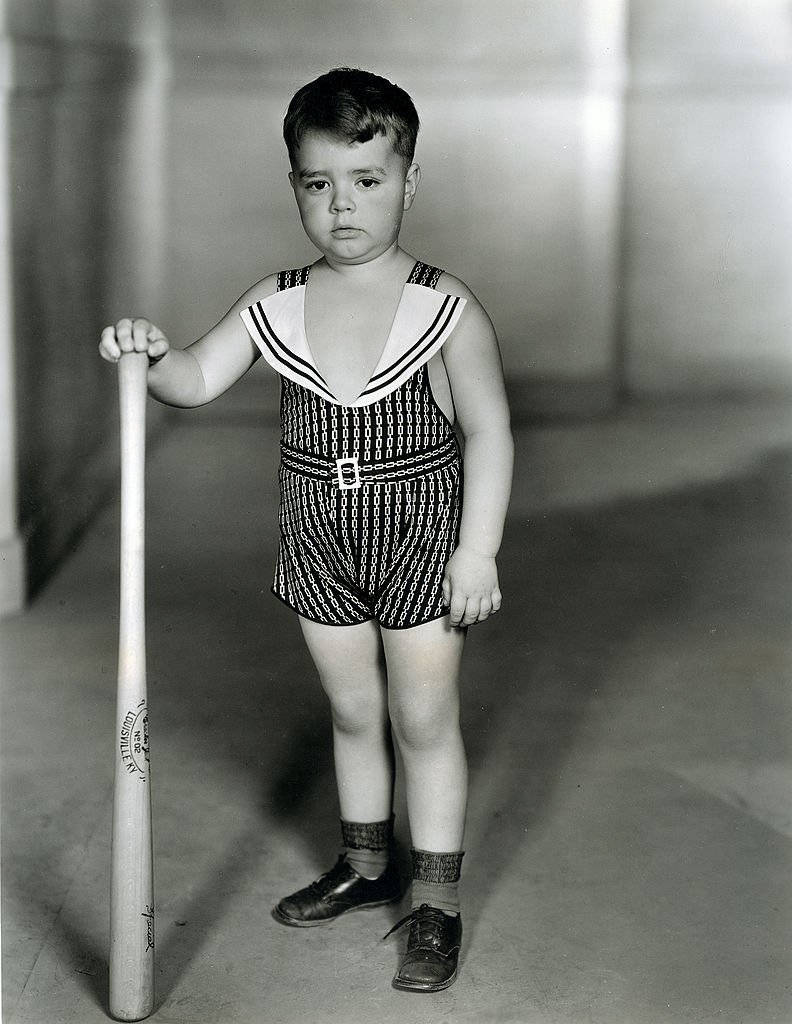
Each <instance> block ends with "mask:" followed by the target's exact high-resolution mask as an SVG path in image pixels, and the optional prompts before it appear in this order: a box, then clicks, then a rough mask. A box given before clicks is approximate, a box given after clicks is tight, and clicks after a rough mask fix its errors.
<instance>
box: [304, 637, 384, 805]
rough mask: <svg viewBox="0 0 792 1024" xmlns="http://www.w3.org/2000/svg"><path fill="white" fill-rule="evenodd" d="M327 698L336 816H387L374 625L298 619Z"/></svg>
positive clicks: (379, 650) (381, 681)
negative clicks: (323, 623) (333, 768)
mask: <svg viewBox="0 0 792 1024" xmlns="http://www.w3.org/2000/svg"><path fill="white" fill-rule="evenodd" d="M300 626H301V627H302V631H303V636H304V637H305V642H306V644H307V645H308V650H309V651H310V653H311V657H312V658H313V660H314V664H315V665H316V668H317V671H318V673H319V678H320V680H321V683H322V687H323V689H324V691H325V693H326V694H327V696H328V698H329V700H330V708H331V712H332V719H333V752H334V759H335V772H336V782H337V784H338V799H339V804H340V811H341V817H342V818H343V819H345V820H346V821H354V822H373V821H386V820H387V819H388V818H390V816H391V813H392V809H393V770H394V765H393V744H392V741H391V735H390V726H389V722H388V696H387V683H386V679H385V665H384V660H383V653H382V642H381V639H380V633H379V627H378V626H377V625H376V623H374V622H364V623H361V624H360V625H357V626H325V625H322V624H320V623H316V622H310V621H309V620H308V619H304V618H302V617H301V618H300Z"/></svg>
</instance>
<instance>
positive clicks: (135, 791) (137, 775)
mask: <svg viewBox="0 0 792 1024" xmlns="http://www.w3.org/2000/svg"><path fill="white" fill-rule="evenodd" d="M147 371H148V356H147V354H146V353H145V352H128V353H125V354H124V355H122V356H121V359H120V361H119V363H118V385H119V400H120V410H121V579H120V609H119V621H118V693H117V706H116V731H115V784H114V795H113V844H112V853H111V865H110V876H111V883H110V884H111V891H110V1013H111V1014H112V1015H113V1017H115V1018H116V1020H142V1019H143V1018H144V1017H148V1016H149V1014H150V1013H151V1012H152V1009H153V1006H154V877H153V876H154V871H153V851H152V836H151V779H150V768H149V730H148V706H147V701H146V620H145V565H144V555H145V457H146V375H147Z"/></svg>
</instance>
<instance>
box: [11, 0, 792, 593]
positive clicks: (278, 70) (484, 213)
mask: <svg viewBox="0 0 792 1024" xmlns="http://www.w3.org/2000/svg"><path fill="white" fill-rule="evenodd" d="M0 16H2V21H0V44H1V45H2V56H3V57H4V59H5V60H4V73H3V75H2V78H1V79H0V98H1V99H2V113H3V119H2V124H3V125H5V130H4V151H3V152H4V154H5V156H4V163H5V164H6V165H7V169H6V171H5V174H4V178H5V180H4V181H3V182H2V183H0V184H2V199H3V204H4V206H3V210H4V211H5V213H6V214H7V217H6V220H7V221H8V223H9V230H8V232H7V233H6V234H7V235H8V237H7V238H6V239H5V242H4V249H5V250H6V256H10V260H6V263H5V264H4V266H5V267H6V271H5V273H6V277H7V281H6V291H7V292H9V293H10V295H11V300H10V304H9V306H10V308H9V310H8V311H7V312H8V316H7V317H6V320H4V321H3V324H2V326H1V327H0V334H1V335H2V336H1V337H0V354H2V356H3V361H2V363H0V367H7V368H10V369H5V370H4V369H2V368H0V374H3V373H4V374H5V377H4V380H3V381H0V383H5V384H6V385H7V384H8V380H5V378H6V377H9V374H11V375H12V376H11V377H10V379H11V380H13V381H14V382H15V387H14V389H13V394H12V395H11V396H10V397H9V399H8V401H6V402H5V403H4V408H3V409H0V419H2V420H3V422H2V423H0V426H2V432H1V433H0V442H5V444H6V445H7V446H10V447H11V448H12V449H13V448H16V451H17V453H18V457H17V459H16V461H14V460H13V459H11V460H6V461H4V462H3V463H0V473H1V474H3V475H4V479H2V480H0V493H2V494H3V495H4V496H5V497H4V499H3V501H4V502H5V504H4V505H3V507H0V552H2V555H3V558H2V561H0V567H1V568H0V573H2V574H4V575H0V608H3V607H5V608H13V607H15V606H18V605H19V604H20V603H21V601H22V599H23V597H24V590H25V584H24V583H20V582H18V580H17V576H18V573H17V572H16V571H15V570H13V568H12V562H13V561H14V559H13V558H12V557H11V555H12V553H13V552H14V551H16V552H19V551H21V552H22V558H21V560H22V561H24V563H26V565H27V575H28V583H29V585H33V586H35V585H37V583H38V582H39V581H41V580H42V579H44V578H46V575H47V573H48V572H49V571H50V569H51V567H52V566H53V565H54V564H56V562H57V560H58V559H59V558H60V557H62V556H63V554H64V553H67V552H68V550H69V548H70V546H71V545H72V544H73V543H74V542H75V538H76V537H77V536H78V534H79V531H80V529H81V528H82V526H83V525H84V524H85V523H86V522H87V521H88V519H89V517H90V515H91V513H92V511H93V509H94V508H95V507H96V505H97V503H98V502H99V501H100V500H102V498H103V496H104V495H105V494H106V493H107V490H108V487H110V486H111V485H112V482H113V474H114V472H115V467H116V461H117V455H116V448H115V417H116V411H115V406H116V399H115V390H114V377H113V373H112V370H110V368H108V367H106V366H105V365H104V364H101V363H100V361H99V360H98V358H97V357H96V355H95V345H96V341H97V338H98V331H99V329H100V328H101V326H103V325H104V323H106V322H109V321H110V320H111V319H115V318H116V317H117V316H119V315H122V314H124V313H127V312H138V311H140V312H147V313H150V315H152V316H153V317H154V318H155V319H157V320H158V321H159V322H160V323H161V324H162V326H163V327H164V328H165V330H166V332H167V333H169V335H170V336H171V337H172V339H173V340H174V341H175V342H176V343H177V344H181V343H186V342H188V341H189V340H191V339H192V338H193V337H195V336H196V335H197V334H199V333H200V332H202V331H203V330H205V329H206V328H208V327H209V326H211V324H212V323H214V322H215V320H216V319H217V317H218V316H219V315H220V314H221V313H222V312H223V311H224V310H225V309H226V308H227V307H228V306H229V305H230V304H231V303H232V302H233V301H234V300H235V298H236V297H237V296H238V294H239V293H240V292H241V291H242V290H244V289H245V288H246V287H247V286H248V285H249V284H250V283H252V282H253V281H255V280H256V279H257V278H258V277H260V276H261V275H262V274H264V273H266V272H268V271H271V270H273V269H277V268H278V267H281V266H286V265H296V264H298V263H300V262H302V261H308V260H310V259H312V258H313V253H312V251H311V248H310V246H309V245H308V244H307V243H306V242H305V240H304V239H303V237H302V235H301V230H300V227H299V223H298V221H297V218H296V215H295V211H294V209H293V200H292V197H291V194H290V190H289V188H288V184H287V181H286V173H287V170H288V168H287V165H286V158H285V153H284V150H283V146H282V143H281V141H280V136H279V124H280V120H281V118H282V115H283V111H284V108H285V105H286V103H287V101H288V98H289V96H290V95H291V93H292V92H293V91H294V89H295V88H297V87H298V86H299V85H301V84H302V83H303V82H304V81H305V80H307V79H308V78H309V77H311V76H313V75H314V74H318V73H320V72H321V71H323V70H326V69H327V68H328V67H331V66H333V65H336V64H355V65H361V66H366V67H370V68H372V69H373V70H376V71H378V72H380V73H382V74H384V75H386V76H388V77H390V78H393V79H394V80H396V81H398V82H399V83H400V84H402V85H404V86H405V87H406V88H408V90H409V91H410V92H411V93H412V94H413V96H414V98H415V99H416V102H417V105H418V107H419V110H420V112H421V115H422V120H423V132H422V135H421V139H420V142H419V151H418V159H419V161H420V163H421V165H422V167H423V171H424V181H423V183H422V187H421V194H420V197H419V200H418V203H417V204H416V206H415V207H414V209H413V210H412V211H411V212H410V214H409V215H408V219H407V221H406V226H405V232H404V242H405V244H406V246H407V247H408V248H409V249H410V250H411V251H413V252H414V253H415V254H416V255H419V256H421V257H422V258H424V259H427V260H430V261H435V262H438V263H440V264H442V265H444V266H447V267H448V268H449V269H451V270H453V271H454V272H455V273H457V274H458V275H460V276H461V277H463V278H464V279H466V280H467V281H468V283H469V284H470V285H471V287H473V289H474V290H475V291H476V292H477V293H478V294H479V296H480V297H481V299H482V301H483V302H484V303H485V305H486V306H487V307H488V309H489V310H490V313H491V315H492V316H493V319H494V321H495V323H496V326H497V328H498V331H499V334H500V337H501V340H502V345H503V351H504V361H505V365H506V369H507V373H508V376H509V379H510V383H511V387H512V392H513V394H514V396H515V402H516V404H517V406H518V410H521V411H525V412H528V413H532V412H533V413H536V412H538V413H542V414H554V413H568V412H570V411H572V412H575V413H577V414H578V415H588V414H594V413H599V412H601V411H602V410H606V409H608V408H611V407H612V406H613V404H614V402H615V401H616V399H617V398H618V396H620V395H623V394H625V393H627V394H631V395H635V396H637V397H639V398H646V399H652V400H654V399H656V398H658V397H663V396H670V395H678V394H680V393H683V394H687V395H693V396H696V395H708V394H712V393H721V392H724V391H728V392H738V393H743V394H755V393H757V392H761V391H765V390H768V389H776V390H778V389H789V388H790V385H792V349H791V348H790V345H789V338H788V332H789V325H790V322H792V288H790V284H792V280H790V278H791V277H792V274H791V273H790V269H791V267H792V259H791V257H790V254H791V251H792V241H790V240H791V239H792V231H790V228H792V197H791V196H790V187H789V181H790V163H791V162H792V161H791V159H790V158H791V156H792V144H790V141H789V140H790V139H792V75H791V74H790V60H789V58H790V51H791V50H792V44H791V43H790V34H791V31H790V9H789V5H788V4H787V3H786V0H762V2H756V3H744V2H742V0H663V2H660V0H632V2H629V3H628V2H627V0H624V2H619V0H589V2H584V0H578V2H570V3H558V2H557V0H532V2H528V0H502V2H499V3H498V4H491V5H486V6H482V5H481V4H480V3H478V2H476V3H474V2H473V0H438V2H433V3H429V4H427V3H425V2H418V0H402V2H399V3H395V2H394V3H384V4H371V3H369V2H367V0H323V2H322V3H318V2H304V3H288V4H287V3H283V4H261V3H258V2H257V0H215V2H213V3H211V4H208V3H207V4H197V3H194V2H185V0H172V2H171V3H166V2H165V0H126V2H124V0H5V3H4V4H3V3H2V0H0ZM9 266H10V268H11V269H10V270H9V269H8V267H9ZM7 391H8V388H7V387H6V392H7ZM12 398H13V399H14V402H13V404H12ZM14 410H16V411H14ZM154 415H155V413H154V410H153V409H152V418H153V417H154Z"/></svg>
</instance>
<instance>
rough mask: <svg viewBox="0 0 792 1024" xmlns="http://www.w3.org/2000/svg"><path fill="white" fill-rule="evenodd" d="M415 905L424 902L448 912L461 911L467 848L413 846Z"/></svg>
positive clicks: (418, 905)
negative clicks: (438, 850)
mask: <svg viewBox="0 0 792 1024" xmlns="http://www.w3.org/2000/svg"><path fill="white" fill-rule="evenodd" d="M411 854H412V878H413V880H412V897H411V899H412V909H413V910H417V909H418V907H420V906H421V905H422V904H424V903H428V904H429V906H430V907H436V908H437V909H438V910H442V911H443V912H444V913H446V914H458V913H459V875H460V872H461V869H462V858H463V857H464V856H465V854H464V852H456V853H433V852H432V851H431V850H415V849H413V850H411Z"/></svg>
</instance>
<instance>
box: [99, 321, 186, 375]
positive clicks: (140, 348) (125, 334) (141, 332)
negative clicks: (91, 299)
mask: <svg viewBox="0 0 792 1024" xmlns="http://www.w3.org/2000/svg"><path fill="white" fill-rule="evenodd" d="M169 349H170V342H169V341H168V339H167V338H166V337H165V335H164V334H163V333H162V331H161V330H160V329H159V327H156V326H155V325H154V324H153V323H152V322H151V321H150V320H146V319H145V317H142V316H136V317H124V319H123V320H119V321H118V323H117V324H115V325H113V326H111V327H105V329H104V330H103V331H102V340H101V341H100V342H99V354H100V355H101V357H102V359H106V360H107V361H108V363H117V362H118V360H119V359H120V358H121V356H122V355H123V353H124V352H146V353H147V354H148V357H149V363H150V364H151V363H157V362H159V360H160V359H162V357H163V356H164V355H166V354H167V352H168V351H169Z"/></svg>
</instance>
